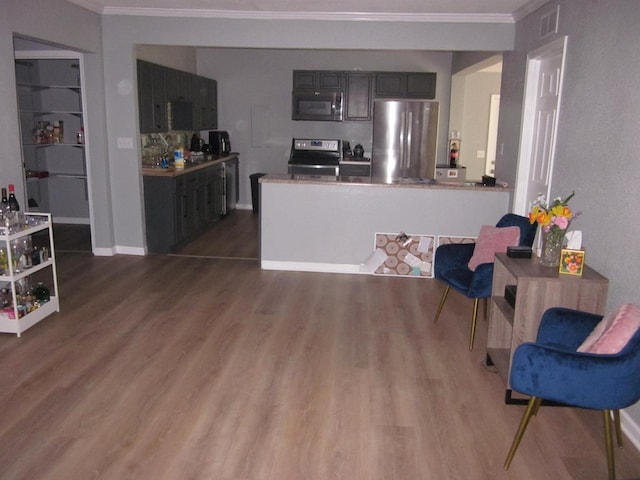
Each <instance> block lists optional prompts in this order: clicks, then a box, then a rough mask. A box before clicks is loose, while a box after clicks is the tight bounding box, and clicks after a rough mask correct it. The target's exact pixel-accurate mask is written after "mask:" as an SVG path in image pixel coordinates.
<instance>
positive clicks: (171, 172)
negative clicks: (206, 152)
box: [140, 152, 238, 177]
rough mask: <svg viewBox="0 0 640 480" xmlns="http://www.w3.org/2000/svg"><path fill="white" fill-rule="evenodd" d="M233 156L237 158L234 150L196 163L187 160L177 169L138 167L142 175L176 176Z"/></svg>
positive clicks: (225, 160) (215, 163) (210, 165)
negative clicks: (184, 165)
mask: <svg viewBox="0 0 640 480" xmlns="http://www.w3.org/2000/svg"><path fill="white" fill-rule="evenodd" d="M234 158H238V154H237V153H235V152H231V153H230V154H229V155H226V156H224V157H217V158H212V159H211V160H206V161H204V162H202V163H198V164H196V165H189V163H188V162H185V164H186V165H187V166H186V167H185V168H180V169H177V170H176V169H175V168H173V167H171V168H155V167H144V166H143V167H142V168H141V169H140V171H141V173H142V175H143V176H148V177H178V176H180V175H184V174H185V173H190V172H197V171H198V170H202V169H203V168H208V167H212V166H213V165H217V164H219V163H222V162H227V161H229V160H233V159H234Z"/></svg>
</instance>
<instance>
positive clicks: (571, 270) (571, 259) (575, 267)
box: [559, 248, 584, 276]
mask: <svg viewBox="0 0 640 480" xmlns="http://www.w3.org/2000/svg"><path fill="white" fill-rule="evenodd" d="M583 270H584V250H571V249H570V248H563V249H562V252H560V266H559V272H560V273H564V274H566V275H578V276H580V275H582V271H583Z"/></svg>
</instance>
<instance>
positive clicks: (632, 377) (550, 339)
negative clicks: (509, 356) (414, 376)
mask: <svg viewBox="0 0 640 480" xmlns="http://www.w3.org/2000/svg"><path fill="white" fill-rule="evenodd" d="M601 319H602V316H601V315H594V314H592V313H586V312H580V311H577V310H571V309H567V308H551V309H549V310H547V311H546V312H545V313H544V315H543V316H542V321H541V323H540V327H539V329H538V336H537V340H536V342H535V343H533V342H527V343H523V344H521V345H519V346H518V348H517V349H516V350H515V352H514V355H513V362H512V367H511V374H510V384H511V388H513V389H514V390H516V391H518V392H520V393H523V394H526V395H531V398H530V400H529V403H528V405H527V408H526V410H525V413H524V415H523V417H522V420H521V422H520V426H519V428H518V431H517V432H516V435H515V438H514V439H513V444H512V445H511V449H510V450H509V454H508V455H507V459H506V461H505V465H504V468H505V469H508V468H509V465H510V464H511V461H512V460H513V456H514V455H515V453H516V450H517V448H518V445H519V444H520V440H522V436H523V435H524V432H525V430H526V428H527V425H528V424H529V420H530V419H531V417H532V416H534V415H536V414H537V411H538V409H539V408H540V404H541V403H542V400H543V399H544V400H551V401H554V402H559V403H562V404H565V405H569V406H576V407H581V408H589V409H594V410H602V411H603V414H604V415H603V417H604V432H605V444H606V451H607V463H608V470H609V478H610V479H611V480H614V479H615V462H614V455H613V438H612V435H611V429H612V426H611V414H612V413H613V417H614V422H615V430H616V437H617V441H618V446H622V433H621V430H620V415H619V410H620V409H621V408H625V407H628V406H630V405H633V404H634V403H636V402H637V401H638V400H639V399H640V330H638V331H636V333H635V334H634V336H633V337H632V338H631V340H630V341H629V343H627V345H626V346H625V347H624V348H623V350H622V351H620V352H619V353H616V354H606V355H605V354H591V353H579V352H577V351H576V350H577V348H578V347H579V346H580V345H581V344H582V342H583V341H584V340H585V338H587V336H588V335H589V333H591V331H592V330H593V328H594V327H595V326H596V325H597V324H598V322H599V321H600V320H601Z"/></svg>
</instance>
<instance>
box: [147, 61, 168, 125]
mask: <svg viewBox="0 0 640 480" xmlns="http://www.w3.org/2000/svg"><path fill="white" fill-rule="evenodd" d="M166 70H167V68H166V67H162V66H160V65H153V68H152V75H153V77H152V79H151V89H152V98H153V131H154V132H165V131H167V129H168V124H167V98H166V89H165V85H166V84H165V72H166Z"/></svg>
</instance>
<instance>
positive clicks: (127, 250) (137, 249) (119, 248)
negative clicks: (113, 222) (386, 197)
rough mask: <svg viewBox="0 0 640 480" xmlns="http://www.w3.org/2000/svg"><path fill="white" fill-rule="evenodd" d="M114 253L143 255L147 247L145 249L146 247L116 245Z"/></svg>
mask: <svg viewBox="0 0 640 480" xmlns="http://www.w3.org/2000/svg"><path fill="white" fill-rule="evenodd" d="M115 253H117V254H121V255H139V256H144V255H146V254H147V249H146V247H145V248H140V247H122V246H119V245H116V247H115Z"/></svg>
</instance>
